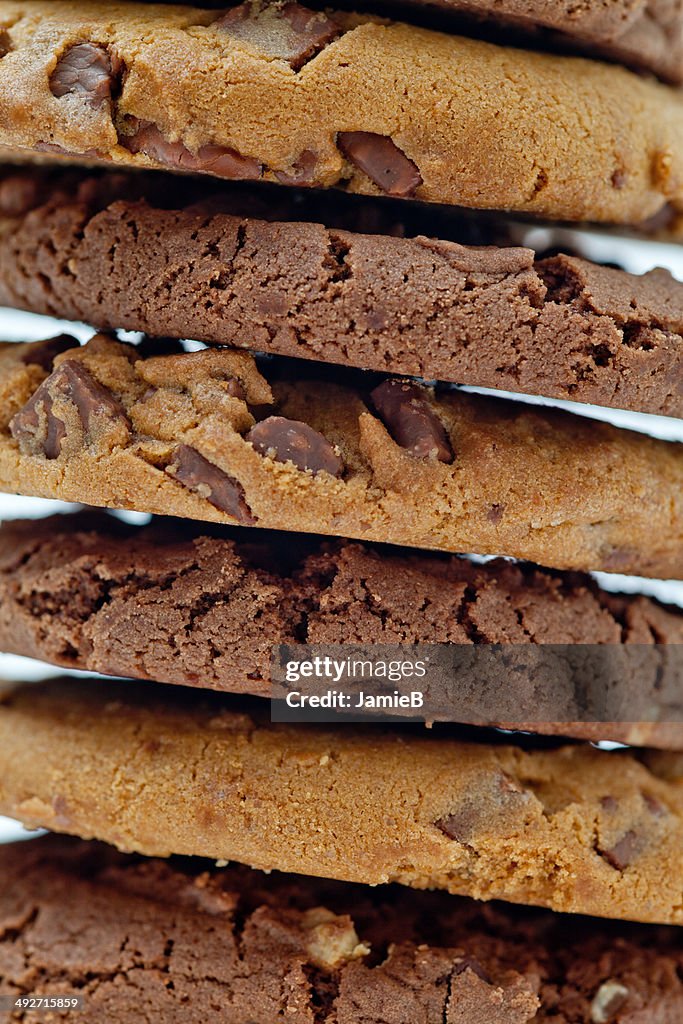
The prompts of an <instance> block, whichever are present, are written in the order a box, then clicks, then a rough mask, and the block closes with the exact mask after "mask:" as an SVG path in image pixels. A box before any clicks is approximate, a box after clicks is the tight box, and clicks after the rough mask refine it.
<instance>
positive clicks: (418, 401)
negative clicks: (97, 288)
mask: <svg viewBox="0 0 683 1024" xmlns="http://www.w3.org/2000/svg"><path fill="white" fill-rule="evenodd" d="M73 344H74V343H73V339H69V338H68V337H60V338H58V339H56V340H55V339H52V340H48V341H45V342H36V343H32V344H25V345H18V344H16V343H9V344H5V345H4V346H2V347H1V348H0V395H2V400H3V406H2V412H3V416H2V420H1V421H0V486H1V487H2V488H3V489H5V490H8V491H12V492H16V493H24V494H34V495H37V496H41V497H50V498H61V499H63V500H66V501H77V502H83V503H86V504H91V505H100V506H110V507H116V508H132V509H136V510H137V511H142V512H151V513H157V514H161V515H177V516H183V517H186V518H190V519H205V520H209V521H214V522H221V523H225V524H235V523H239V524H241V525H243V526H248V525H257V526H259V527H269V528H274V529H285V530H292V531H295V532H303V533H323V534H330V535H335V536H347V537H353V538H357V539H361V540H373V541H381V542H388V543H395V544H403V545H407V546H409V547H424V548H432V549H441V550H446V551H454V552H467V551H476V552H478V553H480V554H504V555H509V556H513V557H517V558H522V559H527V560H531V561H535V562H538V563H539V564H542V565H549V566H552V567H555V568H568V569H583V570H597V569H603V570H606V571H613V572H632V573H637V574H639V575H644V576H648V575H649V576H659V577H663V578H679V577H680V576H681V575H683V560H682V559H683V555H682V551H683V545H682V544H681V536H682V532H683V486H682V484H683V445H681V444H678V443H673V442H664V441H658V440H655V439H652V438H649V437H646V436H644V435H642V434H638V433H634V432H630V431H626V430H618V429H616V428H614V427H612V426H610V425H608V424H605V423H601V422H596V421H593V420H589V419H586V418H584V417H580V416H573V415H571V414H568V413H562V412H559V411H557V410H552V409H543V408H538V407H532V406H528V405H524V404H522V403H517V402H511V401H503V400H493V399H488V398H484V397H482V396H478V395H468V394H465V393H463V392H460V391H457V390H454V389H452V388H445V389H443V388H442V389H437V391H436V392H434V391H433V390H432V389H431V388H429V387H427V386H424V385H420V384H417V383H413V382H410V381H408V380H405V379H401V378H385V379H382V378H381V377H379V376H377V375H372V374H357V373H352V374H350V378H349V380H348V383H342V374H341V371H340V370H339V369H337V368H333V369H332V370H331V371H330V372H329V373H328V374H327V376H326V377H323V378H320V377H317V378H315V379H311V378H310V377H309V376H308V371H307V370H306V367H307V365H308V364H302V363H296V364H294V365H292V364H289V363H287V362H282V361H273V360H267V361H265V362H260V363H258V364H257V362H256V361H255V360H254V358H253V357H252V356H251V355H250V354H249V353H247V352H245V351H241V350H234V349H205V350H202V351H198V352H189V353H188V352H175V353H173V354H170V355H165V356H147V355H146V352H147V347H144V348H143V349H139V348H136V347H135V346H131V345H127V344H123V343H121V342H118V341H116V340H115V339H114V338H112V337H110V336H105V335H96V336H95V337H94V338H93V339H91V341H90V342H89V343H88V344H87V345H85V346H83V347H70V346H73ZM55 346H56V350H57V354H56V355H55ZM153 348H155V349H156V350H157V351H158V350H159V349H158V346H153ZM51 360H52V362H51ZM46 364H47V365H48V369H46ZM317 372H318V371H317ZM330 374H331V375H332V377H333V379H330ZM264 375H265V376H264ZM347 376H348V375H347ZM266 378H268V379H266Z"/></svg>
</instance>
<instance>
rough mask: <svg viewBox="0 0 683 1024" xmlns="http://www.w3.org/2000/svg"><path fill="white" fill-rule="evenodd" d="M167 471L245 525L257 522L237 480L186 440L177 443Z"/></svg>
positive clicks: (215, 506) (184, 485)
mask: <svg viewBox="0 0 683 1024" xmlns="http://www.w3.org/2000/svg"><path fill="white" fill-rule="evenodd" d="M166 472H167V473H169V475H170V476H172V477H174V478H175V479H176V480H177V481H178V482H179V483H181V484H182V485H183V487H187V488H188V490H190V491H194V492H195V494H199V495H200V497H202V498H206V500H207V501H208V502H209V503H210V504H211V505H213V506H214V508H217V509H220V511H221V512H225V513H226V515H229V516H232V517H233V519H236V520H237V521H238V522H239V523H242V524H243V525H244V526H249V525H251V524H253V523H255V522H256V516H255V515H254V513H253V512H252V511H251V509H250V508H249V506H248V505H247V502H246V500H245V498H244V490H243V488H242V485H241V484H240V483H239V481H238V480H234V479H233V478H232V477H230V476H228V474H227V473H224V472H223V470H222V469H219V468H218V466H214V464H213V462H209V460H208V459H205V458H204V456H203V455H201V454H200V453H199V452H198V451H197V450H196V448H191V447H190V445H187V444H181V445H179V446H178V447H177V448H176V450H175V451H174V453H173V460H172V462H171V464H170V465H169V466H168V468H167V470H166Z"/></svg>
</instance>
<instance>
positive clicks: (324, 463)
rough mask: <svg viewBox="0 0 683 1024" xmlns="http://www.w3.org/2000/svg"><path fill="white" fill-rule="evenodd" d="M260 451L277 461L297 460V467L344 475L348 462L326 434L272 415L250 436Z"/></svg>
mask: <svg viewBox="0 0 683 1024" xmlns="http://www.w3.org/2000/svg"><path fill="white" fill-rule="evenodd" d="M246 439H247V441H250V442H251V443H252V444H253V446H254V448H255V449H256V451H257V452H260V453H261V455H269V456H270V457H271V458H273V459H275V460H276V461H277V462H293V463H294V465H295V466H296V467H297V469H302V470H308V471H309V472H311V473H320V472H321V471H322V470H325V472H327V473H330V474H331V475H332V476H340V475H341V473H342V470H343V468H344V463H343V462H342V460H341V459H340V458H339V456H338V455H337V453H336V452H335V450H334V448H333V447H332V445H331V444H330V442H329V441H328V440H327V438H326V437H323V435H322V434H320V433H318V431H317V430H314V429H313V427H309V426H308V424H307V423H300V422H299V421H298V420H288V419H285V417H284V416H269V417H268V418H267V419H265V420H261V422H260V423H257V424H256V426H254V427H252V428H251V430H250V431H249V433H248V434H247V437H246Z"/></svg>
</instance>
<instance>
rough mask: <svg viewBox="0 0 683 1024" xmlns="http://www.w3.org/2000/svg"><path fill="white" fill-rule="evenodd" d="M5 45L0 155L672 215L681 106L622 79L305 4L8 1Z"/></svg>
mask: <svg viewBox="0 0 683 1024" xmlns="http://www.w3.org/2000/svg"><path fill="white" fill-rule="evenodd" d="M0 29H2V30H3V37H2V38H3V43H2V49H3V52H4V56H2V58H0V144H2V145H6V146H10V147H15V148H16V147H19V148H24V149H27V150H30V151H36V150H37V151H41V152H48V153H49V152H57V153H63V152H64V151H66V152H67V153H70V154H76V155H79V156H82V157H84V158H86V159H99V160H105V161H112V162H114V163H115V164H119V165H123V166H136V167H157V168H164V167H165V168H168V167H171V168H173V169H176V170H181V171H190V172H199V173H206V174H211V175H217V176H221V177H226V178H242V179H245V178H246V179H263V180H267V181H276V182H280V183H284V184H305V185H315V186H324V187H329V186H337V185H341V186H343V187H344V188H346V189H349V190H351V191H354V192H365V193H371V194H378V195H381V194H385V195H391V196H398V197H408V196H415V197H417V198H419V199H423V200H427V201H430V202H438V203H449V204H451V203H454V204H458V205H461V206H470V207H477V208H494V209H500V208H503V209H514V210H522V211H525V212H528V213H533V214H538V215H541V216H548V217H554V218H562V219H566V220H583V219H589V220H596V221H611V222H616V223H623V224H637V223H639V222H641V221H645V220H646V219H648V218H650V217H652V216H653V215H655V214H657V213H658V212H660V211H661V210H662V209H663V208H664V207H666V206H667V204H672V205H673V206H674V207H675V208H680V207H681V205H682V204H683V142H682V141H681V140H683V99H681V97H680V95H679V94H678V92H677V91H676V90H674V89H672V88H669V87H667V86H664V85H660V84H658V83H656V82H654V81H651V80H648V79H645V78H642V77H639V76H638V75H636V74H634V73H632V72H630V71H626V70H624V69H622V68H619V67H614V66H610V65H606V64H602V63H599V62H591V61H586V60H583V59H581V58H574V57H557V56H554V55H548V54H538V53H532V52H524V51H520V50H516V49H513V48H506V47H499V46H495V45H493V44H490V43H486V42H481V41H478V40H472V39H466V38H462V37H457V36H450V35H446V34H443V33H439V32H433V31H429V30H426V29H421V28H417V27H414V26H411V25H405V24H401V23H397V22H391V21H385V20H382V19H377V18H376V17H372V16H365V15H355V14H347V13H337V12H331V13H321V12H315V11H311V10H309V9H307V8H305V7H302V6H300V5H299V4H297V3H285V4H270V5H266V6H262V5H261V4H259V3H257V4H251V3H246V4H243V5H241V6H239V7H233V8H230V9H229V10H228V11H227V12H225V11H220V12H216V11H206V10H203V9H199V8H192V7H178V6H163V5H149V4H133V3H129V4H117V3H96V2H85V3H81V4H78V5H74V4H72V3H70V2H63V0H57V2H52V3H50V4H49V5H48V6H46V5H45V4H42V3H39V2H36V0H33V2H31V0H28V2H25V3H17V2H11V0H3V2H2V3H0ZM27 111H30V116H27Z"/></svg>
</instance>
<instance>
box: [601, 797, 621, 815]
mask: <svg viewBox="0 0 683 1024" xmlns="http://www.w3.org/2000/svg"><path fill="white" fill-rule="evenodd" d="M600 806H601V807H602V809H603V810H604V811H609V813H610V814H612V813H613V812H614V811H616V809H617V807H618V806H619V801H618V800H616V799H615V798H614V797H613V796H610V795H609V794H608V795H607V796H603V797H600Z"/></svg>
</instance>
